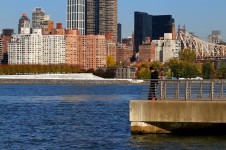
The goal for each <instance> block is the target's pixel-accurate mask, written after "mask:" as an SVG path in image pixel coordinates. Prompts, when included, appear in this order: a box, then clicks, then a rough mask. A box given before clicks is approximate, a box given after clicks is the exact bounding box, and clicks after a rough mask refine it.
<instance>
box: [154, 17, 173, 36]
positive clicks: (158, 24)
mask: <svg viewBox="0 0 226 150" xmlns="http://www.w3.org/2000/svg"><path fill="white" fill-rule="evenodd" d="M174 28H175V27H174V19H173V18H172V15H158V16H152V39H153V40H158V39H159V38H161V37H162V38H163V37H164V34H165V33H172V36H175V35H173V33H175V31H173V30H175V29H174Z"/></svg>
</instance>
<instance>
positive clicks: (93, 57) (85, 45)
mask: <svg viewBox="0 0 226 150" xmlns="http://www.w3.org/2000/svg"><path fill="white" fill-rule="evenodd" d="M65 39H66V44H65V45H66V46H65V47H66V63H67V64H73V65H80V66H81V67H82V68H83V69H85V70H88V69H90V68H92V69H94V70H96V69H97V68H98V67H104V66H106V55H107V54H106V40H105V36H103V35H79V34H78V30H77V29H73V30H66V31H65Z"/></svg>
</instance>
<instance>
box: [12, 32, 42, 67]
mask: <svg viewBox="0 0 226 150" xmlns="http://www.w3.org/2000/svg"><path fill="white" fill-rule="evenodd" d="M36 30H37V29H36ZM39 30H41V29H39ZM8 61H9V64H42V35H41V31H40V34H28V35H24V34H14V35H13V36H12V40H11V43H9V44H8Z"/></svg>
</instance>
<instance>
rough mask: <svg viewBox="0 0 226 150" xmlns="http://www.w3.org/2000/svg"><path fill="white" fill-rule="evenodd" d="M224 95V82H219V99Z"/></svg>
mask: <svg viewBox="0 0 226 150" xmlns="http://www.w3.org/2000/svg"><path fill="white" fill-rule="evenodd" d="M223 95H224V82H223V81H221V92H220V98H222V97H223Z"/></svg>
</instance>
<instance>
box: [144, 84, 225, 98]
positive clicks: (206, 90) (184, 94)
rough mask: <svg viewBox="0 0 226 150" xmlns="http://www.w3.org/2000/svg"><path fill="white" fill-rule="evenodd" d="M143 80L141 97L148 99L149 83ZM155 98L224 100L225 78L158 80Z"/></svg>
mask: <svg viewBox="0 0 226 150" xmlns="http://www.w3.org/2000/svg"><path fill="white" fill-rule="evenodd" d="M152 81H153V80H145V82H144V85H143V87H142V93H141V98H142V99H145V100H146V99H148V97H149V96H148V95H149V93H150V83H151V82H152ZM157 82H158V84H157V86H156V90H155V93H156V98H157V100H185V101H187V100H225V101H226V80H158V81H157Z"/></svg>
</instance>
